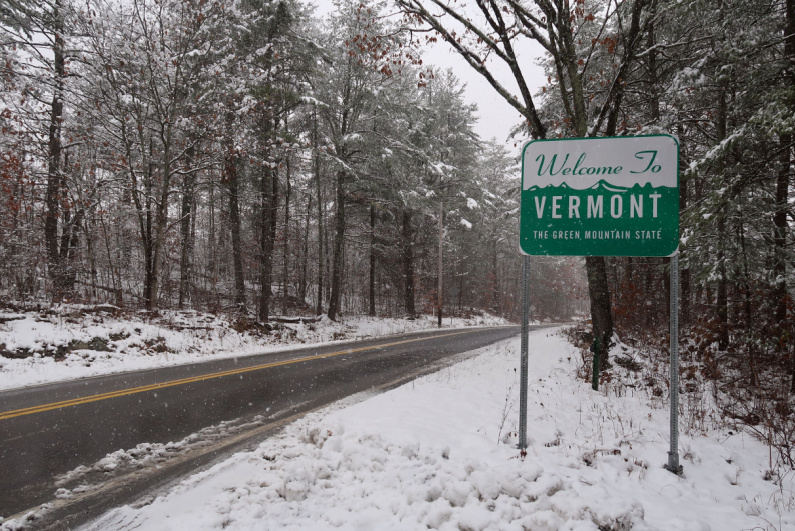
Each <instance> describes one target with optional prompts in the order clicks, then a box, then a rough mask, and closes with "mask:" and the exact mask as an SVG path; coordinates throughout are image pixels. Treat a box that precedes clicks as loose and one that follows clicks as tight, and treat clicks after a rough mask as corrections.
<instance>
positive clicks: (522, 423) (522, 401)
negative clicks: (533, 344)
mask: <svg viewBox="0 0 795 531" xmlns="http://www.w3.org/2000/svg"><path fill="white" fill-rule="evenodd" d="M529 321H530V256H528V255H524V256H523V257H522V365H521V375H520V377H519V385H520V388H519V445H518V446H517V447H518V448H519V449H520V450H524V449H525V448H527V384H528V382H527V366H528V359H527V358H528V354H527V349H528V345H527V334H528V332H529V330H528V328H529V327H528V324H529Z"/></svg>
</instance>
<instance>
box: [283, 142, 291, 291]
mask: <svg viewBox="0 0 795 531" xmlns="http://www.w3.org/2000/svg"><path fill="white" fill-rule="evenodd" d="M285 167H286V171H285V176H284V180H285V190H284V238H283V240H284V241H283V242H282V249H283V253H282V262H283V264H282V265H283V268H282V300H287V295H288V294H289V290H288V289H287V285H288V284H289V282H290V253H289V247H290V195H291V194H292V183H291V182H290V156H289V154H288V155H287V160H286V162H285Z"/></svg>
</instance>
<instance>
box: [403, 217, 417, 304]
mask: <svg viewBox="0 0 795 531" xmlns="http://www.w3.org/2000/svg"><path fill="white" fill-rule="evenodd" d="M412 217H413V216H412V212H411V211H410V210H408V209H403V212H402V222H401V227H402V229H401V239H402V240H403V242H402V243H403V245H402V247H403V249H402V251H403V253H402V255H403V256H402V262H403V279H404V287H405V291H404V299H405V308H406V315H407V316H409V317H414V315H415V314H416V313H417V312H416V308H415V307H414V228H413V227H412V225H411V219H412Z"/></svg>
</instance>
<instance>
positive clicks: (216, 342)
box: [0, 306, 509, 390]
mask: <svg viewBox="0 0 795 531" xmlns="http://www.w3.org/2000/svg"><path fill="white" fill-rule="evenodd" d="M295 321H296V322H286V323H275V324H274V329H273V330H272V331H271V332H266V331H265V329H264V328H263V327H261V326H260V325H257V323H256V322H255V321H250V320H242V319H236V318H234V317H233V316H224V315H212V314H204V313H198V312H193V311H179V312H177V311H163V312H161V313H160V315H159V316H157V317H152V316H150V315H149V314H147V313H144V312H140V313H131V314H130V313H123V312H121V311H118V310H116V309H114V308H113V307H100V308H99V309H98V308H83V307H79V306H60V307H55V308H54V309H52V310H47V311H43V312H26V313H13V314H11V313H3V312H0V390H2V389H10V388H17V387H23V386H26V385H33V384H41V383H47V382H53V381H60V380H70V379H75V378H82V377H87V376H97V375H103V374H110V373H116V372H124V371H132V370H141V369H150V368H155V367H164V366H171V365H175V364H180V363H191V362H196V361H206V360H209V359H215V358H221V357H227V358H228V357H236V356H244V355H247V354H255V353H263V352H268V351H274V350H279V349H284V348H285V347H288V346H290V345H295V346H296V348H297V347H298V346H301V345H305V344H310V343H311V344H317V343H327V342H329V341H336V340H351V339H353V340H358V339H366V338H372V337H379V336H384V335H392V334H403V333H408V332H416V331H420V330H430V329H434V328H436V320H435V319H434V318H433V317H431V316H424V317H420V318H418V319H416V320H407V319H384V318H368V317H350V318H344V319H342V320H341V321H339V322H334V321H331V320H330V319H328V318H327V317H325V316H324V317H323V318H322V319H321V320H320V321H319V322H316V323H313V322H301V321H300V320H298V319H296V320H295ZM504 324H509V323H507V321H505V320H504V319H501V318H498V317H494V316H490V315H488V314H486V315H482V316H477V315H476V316H473V317H471V318H468V319H463V318H454V319H450V318H446V319H444V322H443V326H444V327H445V328H455V327H462V326H489V325H504Z"/></svg>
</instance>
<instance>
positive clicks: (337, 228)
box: [328, 170, 345, 321]
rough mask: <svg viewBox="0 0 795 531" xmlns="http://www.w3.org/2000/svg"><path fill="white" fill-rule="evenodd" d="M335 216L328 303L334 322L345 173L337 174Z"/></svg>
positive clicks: (339, 278)
mask: <svg viewBox="0 0 795 531" xmlns="http://www.w3.org/2000/svg"><path fill="white" fill-rule="evenodd" d="M336 203H337V216H336V222H335V234H334V257H333V260H334V263H333V265H332V271H331V297H330V298H329V303H328V317H329V319H331V320H333V321H336V320H337V317H338V314H339V312H340V296H341V293H340V292H341V291H342V252H343V249H344V246H345V172H344V171H343V170H340V171H338V172H337V200H336Z"/></svg>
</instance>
